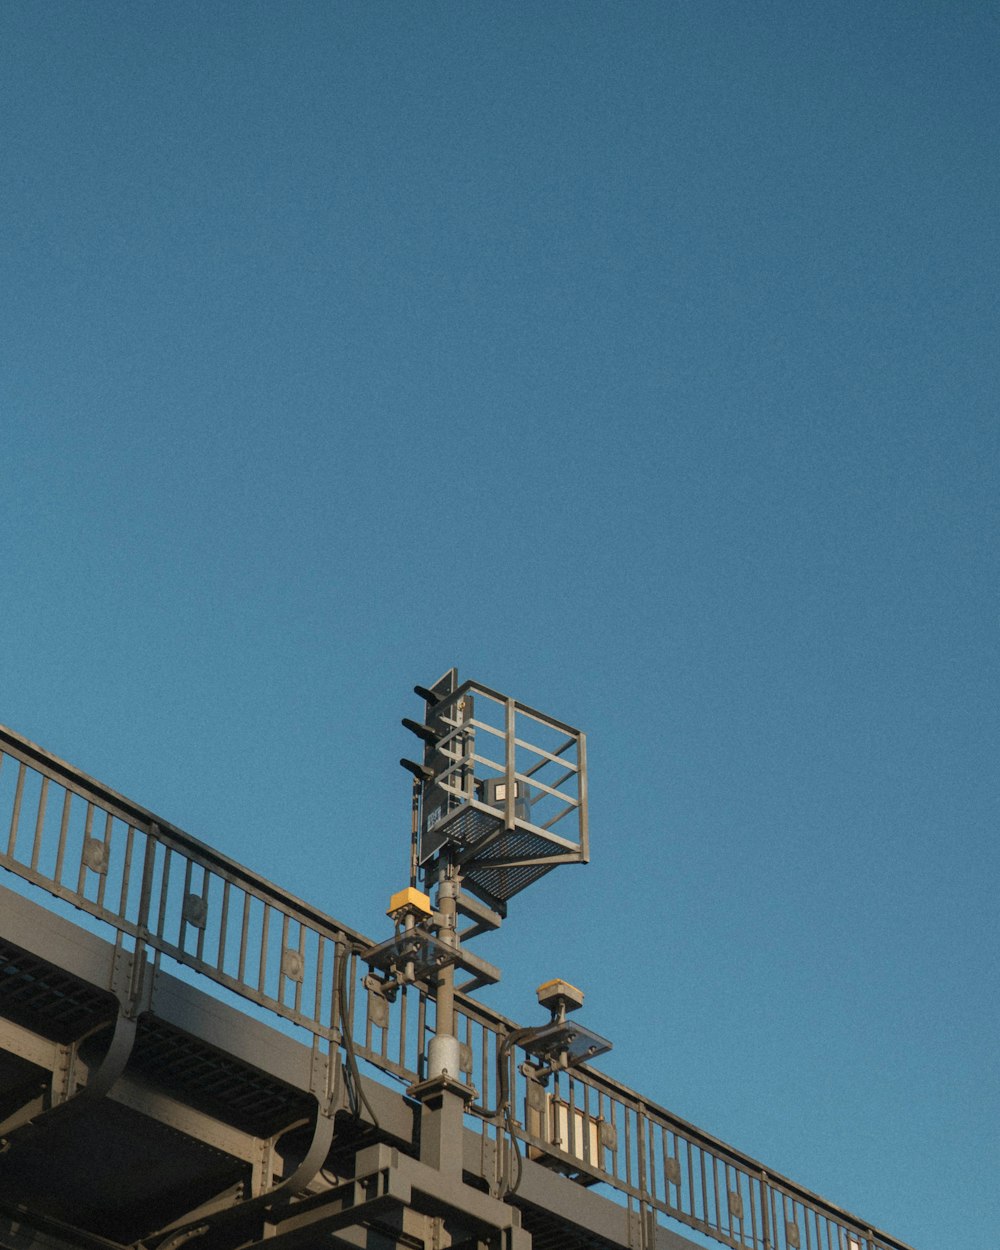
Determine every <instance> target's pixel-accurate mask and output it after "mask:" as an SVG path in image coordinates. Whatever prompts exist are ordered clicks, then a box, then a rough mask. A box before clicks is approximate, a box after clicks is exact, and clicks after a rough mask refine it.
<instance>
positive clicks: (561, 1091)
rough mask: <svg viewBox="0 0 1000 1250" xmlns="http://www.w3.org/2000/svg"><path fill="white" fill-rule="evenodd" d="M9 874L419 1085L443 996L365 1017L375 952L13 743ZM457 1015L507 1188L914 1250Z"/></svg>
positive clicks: (753, 1238)
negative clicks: (553, 1179)
mask: <svg viewBox="0 0 1000 1250" xmlns="http://www.w3.org/2000/svg"><path fill="white" fill-rule="evenodd" d="M4 829H6V841H5V843H4V835H3V830H4ZM0 866H2V867H4V868H7V869H8V870H9V871H11V872H13V873H15V874H17V875H18V876H19V877H21V878H22V879H24V880H26V881H29V882H31V883H33V884H34V885H36V886H38V887H40V888H41V889H43V890H45V891H47V892H48V893H49V894H51V895H54V896H56V897H58V898H61V899H64V900H66V901H67V902H69V903H71V904H72V905H73V906H74V907H77V908H79V909H81V910H82V911H85V912H87V913H89V914H90V915H92V916H94V917H96V918H97V919H98V920H100V921H103V922H105V923H107V924H108V925H110V926H112V927H113V928H114V929H115V930H116V933H117V934H119V935H121V938H122V939H123V940H125V941H126V942H127V943H129V944H132V945H135V946H144V947H147V948H149V949H150V950H152V951H155V952H158V953H159V954H160V955H166V956H168V957H169V958H171V959H174V960H176V961H177V962H178V963H180V964H182V965H185V966H186V967H189V968H192V969H195V970H197V971H198V972H201V973H203V974H204V975H205V976H206V977H208V978H209V979H210V980H212V981H214V982H215V983H216V984H218V985H220V986H223V987H225V988H226V989H227V990H230V991H233V992H234V993H236V994H238V995H240V996H242V997H243V998H245V999H247V1000H248V1001H250V1002H253V1003H255V1004H257V1005H258V1006H261V1007H264V1008H267V1009H269V1010H271V1011H274V1012H276V1013H277V1014H279V1015H280V1016H282V1017H284V1018H285V1019H286V1020H289V1021H291V1022H292V1023H294V1024H296V1025H299V1026H300V1027H302V1028H303V1029H305V1030H307V1031H308V1032H309V1033H311V1034H312V1035H313V1037H314V1038H319V1039H322V1040H323V1041H325V1042H326V1043H328V1044H330V1045H333V1046H342V1045H344V1043H345V1041H348V1040H349V1041H350V1044H351V1046H352V1049H353V1051H354V1053H355V1054H356V1055H357V1056H358V1057H360V1058H363V1059H366V1060H367V1061H368V1062H370V1063H371V1064H373V1065H375V1067H377V1068H379V1069H380V1070H381V1071H383V1072H385V1073H387V1074H389V1075H391V1076H393V1077H396V1078H397V1079H399V1080H402V1081H404V1082H406V1083H407V1084H412V1083H415V1082H416V1081H418V1080H420V1079H422V1078H423V1076H424V1075H425V1073H424V1071H423V1068H422V1065H423V1059H422V1056H424V1055H426V1053H427V1043H428V1041H429V1038H430V1036H432V1035H433V1017H434V992H433V987H432V986H428V985H419V984H418V985H415V986H411V987H409V988H407V989H404V990H401V991H400V993H399V994H398V996H397V998H396V1000H395V1002H392V1003H390V1002H388V1001H387V1000H386V999H384V998H382V997H380V996H372V995H369V997H368V1001H367V1007H366V1010H365V1011H361V1010H359V1009H357V1008H358V1000H359V998H360V995H361V991H360V989H359V986H360V979H361V976H362V975H363V972H364V970H365V968H364V964H363V961H362V960H361V952H362V951H364V950H365V949H367V948H368V947H369V946H370V945H371V942H370V940H369V939H368V938H366V937H365V936H364V935H362V934H360V933H358V932H356V931H355V930H353V929H351V928H349V927H348V926H346V925H342V924H339V923H338V922H337V921H336V920H334V919H332V918H331V917H329V916H327V915H325V914H324V913H322V912H320V911H318V910H316V909H315V908H312V907H310V906H309V905H308V904H306V903H304V902H302V901H301V900H298V899H295V898H292V897H291V896H289V895H288V894H287V893H286V892H285V891H283V890H282V889H281V888H280V887H279V886H276V885H274V884H273V883H272V882H270V881H267V880H266V879H264V878H263V877H260V876H258V875H257V874H255V873H253V872H251V871H250V870H249V869H248V868H245V867H243V866H242V865H241V864H238V863H236V862H235V861H234V860H231V859H229V858H227V857H226V856H224V855H221V854H220V853H219V852H217V851H216V850H214V849H213V848H212V847H210V846H208V845H206V844H205V843H202V842H199V841H198V840H197V839H195V838H193V837H191V836H190V835H189V834H187V833H185V832H183V831H182V830H180V829H178V828H176V827H175V826H174V825H172V824H170V823H169V822H168V821H165V820H162V819H161V818H160V817H158V816H156V815H154V814H153V813H152V812H149V811H147V810H146V809H144V808H142V807H139V806H138V805H137V804H135V803H133V802H131V800H129V799H126V798H124V797H123V796H122V795H120V794H117V793H115V792H114V791H113V790H110V789H108V788H107V787H106V786H103V785H102V784H101V783H100V782H97V781H94V780H93V779H92V778H90V777H87V776H86V775H85V774H83V773H81V772H79V770H77V769H75V768H73V766H72V765H70V764H67V763H65V762H64V761H62V760H60V759H57V758H56V757H55V756H53V755H50V754H49V753H47V752H46V751H44V750H43V749H42V748H40V747H38V746H36V745H35V744H34V743H31V742H29V741H28V740H27V739H24V738H22V737H20V736H19V735H18V734H15V733H14V732H13V731H11V730H9V729H5V728H3V727H0ZM340 978H343V993H340V992H338V987H339V986H340V984H341V981H340ZM376 999H377V1001H376ZM345 1008H346V1010H344V1009H345ZM456 1015H457V1021H458V1023H457V1031H458V1034H459V1041H460V1042H461V1043H462V1053H463V1066H464V1070H465V1074H466V1076H467V1078H468V1079H469V1080H470V1082H472V1083H473V1084H475V1085H476V1087H477V1089H478V1092H479V1102H478V1104H477V1105H476V1107H474V1108H473V1109H472V1111H471V1112H470V1115H469V1123H470V1125H475V1126H477V1127H478V1128H479V1129H480V1131H481V1132H483V1133H484V1134H485V1135H487V1136H489V1137H491V1138H492V1139H493V1140H495V1141H497V1142H499V1143H500V1144H501V1146H502V1147H503V1149H501V1150H500V1151H498V1156H499V1157H500V1158H501V1159H502V1160H504V1159H505V1160H506V1161H505V1162H504V1163H503V1167H504V1169H505V1172H506V1175H507V1178H508V1181H509V1184H510V1186H511V1188H514V1187H516V1154H515V1153H514V1152H516V1151H523V1152H526V1153H528V1154H529V1155H530V1156H531V1157H533V1158H537V1159H539V1160H540V1161H542V1162H544V1163H545V1164H546V1166H549V1167H552V1168H554V1169H555V1170H558V1171H560V1172H563V1173H565V1174H566V1175H569V1176H572V1177H575V1178H576V1179H579V1180H581V1181H583V1182H584V1183H588V1184H592V1183H595V1182H603V1183H604V1184H606V1185H608V1186H610V1187H611V1188H612V1189H613V1190H615V1191H616V1192H617V1193H619V1194H620V1195H622V1197H623V1199H624V1201H625V1202H626V1204H627V1205H628V1206H629V1208H630V1209H631V1210H633V1211H634V1212H635V1213H636V1215H637V1218H638V1220H639V1223H640V1225H641V1222H642V1221H643V1220H644V1219H648V1218H649V1217H650V1216H651V1215H652V1214H653V1213H657V1214H659V1215H661V1216H664V1217H666V1218H668V1219H669V1220H673V1221H677V1222H678V1223H680V1224H682V1225H684V1226H686V1227H688V1228H692V1229H695V1230H697V1231H699V1232H701V1233H704V1234H706V1235H707V1236H709V1237H711V1238H712V1239H714V1240H715V1241H717V1242H720V1243H721V1244H722V1245H725V1246H729V1247H731V1250H910V1247H908V1246H906V1245H905V1244H904V1243H903V1242H901V1241H897V1240H896V1239H894V1238H892V1237H890V1236H888V1235H887V1234H886V1233H884V1232H881V1231H879V1230H876V1229H873V1228H871V1227H869V1226H867V1225H866V1224H864V1223H863V1222H862V1221H860V1220H858V1219H857V1218H856V1217H854V1216H852V1215H849V1214H848V1213H846V1212H844V1211H842V1210H840V1209H839V1208H838V1207H836V1206H834V1205H832V1204H831V1203H828V1202H827V1201H825V1200H824V1199H823V1198H820V1197H819V1196H817V1195H815V1194H812V1193H810V1192H809V1191H808V1190H805V1189H803V1188H802V1187H800V1186H798V1185H796V1184H795V1182H794V1181H791V1180H789V1179H788V1178H786V1177H783V1176H779V1175H777V1174H775V1173H773V1172H770V1171H768V1170H767V1169H765V1168H764V1167H763V1165H762V1164H760V1163H759V1162H757V1161H756V1160H754V1159H752V1158H750V1157H749V1156H747V1155H744V1154H742V1153H741V1152H740V1151H738V1150H735V1149H734V1148H733V1147H731V1146H728V1145H726V1144H725V1143H724V1142H721V1141H718V1140H717V1139H715V1138H713V1137H711V1136H710V1135H708V1134H706V1133H704V1132H703V1131H702V1130H700V1129H698V1128H696V1127H695V1126H694V1125H692V1124H688V1123H687V1122H686V1121H684V1120H681V1119H679V1118H678V1117H676V1116H674V1115H673V1114H672V1113H671V1112H669V1111H667V1110H666V1109H665V1108H663V1107H659V1106H657V1105H656V1104H654V1103H652V1102H650V1101H648V1100H646V1099H644V1098H642V1097H641V1096H640V1095H639V1094H638V1093H636V1092H635V1091H634V1090H631V1089H629V1088H628V1087H627V1086H624V1085H621V1084H620V1083H618V1082H616V1081H614V1080H612V1079H611V1078H609V1077H607V1076H605V1075H603V1074H602V1073H600V1072H599V1071H597V1070H595V1069H593V1068H589V1067H586V1066H581V1067H579V1068H574V1069H571V1070H570V1071H567V1072H560V1073H558V1074H556V1075H555V1076H553V1077H552V1079H551V1081H550V1083H549V1085H548V1087H547V1088H546V1089H545V1091H544V1093H543V1095H542V1096H541V1097H542V1101H541V1102H540V1101H539V1092H538V1087H537V1085H536V1084H535V1083H532V1082H529V1080H528V1079H527V1078H526V1076H525V1075H524V1073H523V1072H522V1071H521V1064H522V1062H523V1061H524V1060H525V1059H527V1057H528V1056H527V1054H526V1053H525V1052H524V1051H523V1050H520V1049H519V1048H517V1047H511V1048H509V1050H508V1049H507V1048H502V1047H501V1042H502V1041H503V1039H504V1038H505V1037H507V1036H508V1035H509V1034H510V1033H512V1032H514V1031H515V1030H516V1029H517V1028H518V1026H517V1025H515V1024H514V1022H513V1021H510V1020H507V1019H506V1018H504V1017H503V1016H501V1015H499V1014H498V1013H496V1012H493V1011H491V1010H490V1009H489V1008H488V1007H485V1006H484V1005H483V1004H481V1003H479V1002H477V1001H476V1000H474V999H472V998H468V997H466V996H463V995H458V996H457V998H456ZM345 1017H346V1019H345ZM345 1030H346V1031H347V1033H346V1037H345ZM498 1061H499V1062H502V1063H505V1064H506V1065H507V1072H506V1083H507V1088H508V1089H509V1090H510V1091H511V1093H512V1101H511V1113H510V1114H509V1115H508V1116H505V1117H504V1116H501V1115H500V1114H498V1113H496V1112H495V1110H494V1109H495V1107H496V1104H497V1100H498V1096H499V1084H500V1082H499V1072H498V1066H497V1065H498ZM531 1104H533V1105H531ZM477 1108H478V1110H477ZM515 1143H516V1144H515ZM643 1244H645V1243H643Z"/></svg>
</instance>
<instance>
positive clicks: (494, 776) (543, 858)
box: [364, 668, 611, 1136]
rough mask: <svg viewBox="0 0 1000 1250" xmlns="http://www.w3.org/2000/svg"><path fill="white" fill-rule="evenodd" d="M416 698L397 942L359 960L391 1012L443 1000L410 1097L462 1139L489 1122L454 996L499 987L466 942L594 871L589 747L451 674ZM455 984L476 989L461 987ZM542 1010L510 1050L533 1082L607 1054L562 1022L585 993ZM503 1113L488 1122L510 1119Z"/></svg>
mask: <svg viewBox="0 0 1000 1250" xmlns="http://www.w3.org/2000/svg"><path fill="white" fill-rule="evenodd" d="M414 692H415V693H416V694H417V695H418V696H419V697H420V698H421V699H423V702H424V715H423V719H422V720H420V721H416V720H412V719H410V718H409V717H404V719H403V722H402V723H403V725H404V726H405V727H406V728H407V729H408V730H410V732H411V733H413V734H414V735H415V736H416V737H417V738H418V739H419V740H420V742H421V743H422V745H423V754H422V759H421V760H412V759H401V760H400V764H401V765H402V766H403V767H404V768H405V769H406V770H407V771H408V772H409V773H411V774H412V776H413V794H412V828H411V840H410V865H409V867H410V872H409V885H408V886H407V887H406V888H405V889H402V890H400V891H398V892H397V893H396V894H394V895H393V896H392V898H391V900H390V903H389V908H388V912H387V914H388V915H389V916H390V917H391V918H392V920H393V922H394V925H395V932H394V934H393V936H392V937H391V938H389V939H388V940H387V941H384V942H381V943H379V944H378V945H376V946H373V947H371V948H370V949H369V950H368V951H366V952H365V954H364V960H365V962H366V963H367V964H368V965H369V968H370V969H371V971H370V972H369V974H368V976H367V977H366V978H365V985H366V987H367V989H368V990H369V992H370V993H373V994H375V995H381V996H383V997H385V998H387V999H389V1000H390V1001H391V1000H392V999H394V998H395V996H396V994H397V993H398V991H399V990H400V989H401V988H403V987H405V986H407V985H410V984H413V983H415V982H422V983H424V984H427V985H429V986H433V987H434V994H435V1000H436V1009H435V1022H434V1036H433V1037H432V1038H431V1040H430V1042H429V1045H428V1048H427V1054H426V1056H425V1058H424V1063H425V1072H424V1078H423V1079H422V1080H421V1081H420V1082H418V1084H416V1085H414V1086H412V1087H411V1088H410V1090H409V1092H410V1093H411V1095H412V1096H413V1097H415V1098H418V1099H419V1100H420V1101H421V1102H423V1103H424V1105H425V1107H428V1108H429V1109H430V1108H431V1107H433V1109H434V1110H435V1111H440V1112H441V1123H442V1125H443V1124H444V1122H445V1120H447V1122H448V1124H449V1126H450V1131H454V1129H455V1128H456V1126H457V1125H460V1123H461V1115H462V1112H463V1110H464V1109H465V1108H467V1107H468V1108H470V1109H472V1110H476V1111H479V1112H480V1113H481V1114H482V1113H483V1109H482V1108H476V1107H473V1106H472V1104H473V1103H474V1102H475V1099H476V1098H477V1097H478V1094H477V1091H476V1090H475V1089H474V1088H473V1087H472V1086H471V1085H470V1084H467V1083H466V1082H465V1081H464V1080H463V1079H462V1077H463V1069H466V1068H467V1067H468V1064H467V1063H463V1056H462V1053H461V1052H462V1046H461V1043H460V1041H459V1039H458V1037H457V1036H456V1032H455V993H456V991H458V992H460V993H465V994H468V993H471V992H473V991H475V990H478V989H481V988H482V987H483V986H486V985H491V984H495V983H496V982H497V981H499V979H500V971H499V969H498V968H495V967H494V966H493V965H492V964H489V963H487V962H486V961H485V960H484V959H481V958H480V957H479V956H477V955H474V954H473V953H472V952H471V951H469V950H468V949H466V946H465V942H467V941H468V940H469V939H470V938H474V937H477V936H479V935H480V934H482V933H486V932H489V931H490V930H493V929H496V928H498V927H499V926H500V924H501V923H502V922H503V920H504V919H505V918H506V915H507V903H508V901H509V900H510V899H511V898H512V897H513V896H514V895H515V894H518V893H520V891H521V890H524V889H526V888H527V887H528V886H530V885H533V884H534V883H535V882H536V881H538V880H540V879H541V878H542V877H543V876H545V874H546V873H548V872H551V871H552V869H553V868H556V867H558V866H560V865H562V864H582V863H586V862H587V860H588V859H589V850H588V828H587V753H586V737H585V735H584V734H583V733H581V732H580V731H579V730H577V729H574V728H572V727H571V726H569V725H566V724H564V723H563V722H561V721H558V720H555V719H553V718H552V717H550V716H546V715H544V714H543V713H541V712H538V711H536V710H535V709H534V708H530V707H528V706H527V705H526V704H523V703H520V702H518V701H517V700H515V699H512V698H509V697H508V696H506V695H502V694H499V693H498V692H497V691H495V690H491V689H489V687H487V686H483V685H481V684H480V683H478V682H474V681H466V682H463V683H461V684H459V680H458V672H457V670H456V669H454V668H452V669H449V670H448V671H447V672H446V673H445V674H444V675H443V676H441V677H439V678H438V680H437V681H436V682H434V684H433V685H431V686H415V687H414ZM421 882H422V883H423V885H424V887H425V889H424V890H421V889H420V888H419V884H418V883H421ZM432 891H433V894H434V898H433V902H432V899H431V892H432ZM462 920H465V921H468V922H470V923H469V924H468V926H467V927H465V928H464V929H463V928H460V927H459V926H460V923H461V921H462ZM456 972H460V973H465V974H466V976H467V979H466V980H464V981H462V982H461V983H460V984H456ZM538 1000H539V1003H540V1004H541V1005H542V1006H543V1007H545V1008H546V1009H548V1011H549V1012H550V1019H549V1021H548V1022H547V1023H546V1024H543V1025H541V1026H538V1027H537V1028H531V1029H523V1030H519V1031H518V1033H517V1036H516V1037H511V1038H509V1039H507V1043H508V1049H509V1048H510V1046H512V1045H513V1044H514V1043H515V1042H516V1043H517V1044H518V1045H520V1046H521V1047H523V1048H524V1049H525V1050H527V1051H528V1052H529V1053H531V1054H532V1055H534V1056H535V1057H536V1058H537V1059H538V1061H539V1062H538V1064H537V1065H534V1066H532V1067H531V1072H530V1074H529V1075H531V1076H533V1077H534V1079H535V1080H536V1081H538V1082H539V1083H544V1082H545V1081H546V1080H547V1079H548V1076H549V1075H550V1074H551V1073H553V1072H555V1071H559V1070H562V1069H565V1068H568V1067H571V1066H574V1065H575V1064H577V1063H580V1062H582V1061H583V1060H585V1059H590V1058H593V1057H594V1056H595V1055H598V1054H602V1053H604V1052H606V1051H608V1050H610V1049H611V1043H610V1042H608V1041H607V1040H606V1039H605V1038H603V1037H600V1036H599V1035H598V1034H596V1033H593V1032H592V1031H591V1030H589V1029H586V1028H584V1027H583V1026H581V1025H578V1024H576V1023H575V1022H570V1021H568V1020H567V1019H566V1016H567V1013H568V1012H570V1011H574V1010H576V1009H577V1008H578V1007H580V1006H582V1004H583V994H582V992H581V991H580V990H578V989H576V988H575V987H574V986H571V985H569V984H568V983H567V982H565V981H562V980H560V979H555V980H550V981H547V982H545V983H544V984H543V985H541V986H539V988H538ZM502 1101H503V1099H502V1098H501V1100H500V1103H498V1106H497V1108H494V1109H493V1110H492V1112H490V1113H487V1114H489V1115H491V1116H493V1115H500V1114H509V1112H510V1108H509V1106H507V1107H505V1106H503V1105H501V1104H502ZM459 1136H460V1134H459Z"/></svg>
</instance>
